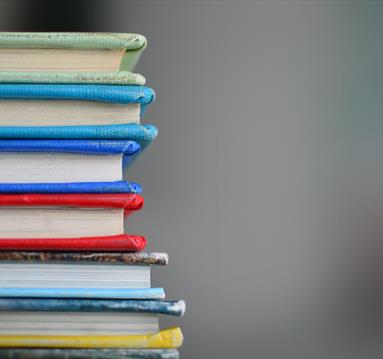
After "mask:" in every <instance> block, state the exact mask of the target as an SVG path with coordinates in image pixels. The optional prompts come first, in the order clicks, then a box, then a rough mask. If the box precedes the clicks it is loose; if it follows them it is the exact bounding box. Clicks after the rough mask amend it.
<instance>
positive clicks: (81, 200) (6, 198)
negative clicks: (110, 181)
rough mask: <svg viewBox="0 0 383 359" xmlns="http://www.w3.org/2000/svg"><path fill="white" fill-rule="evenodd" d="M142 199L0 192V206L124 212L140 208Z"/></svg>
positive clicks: (120, 194) (117, 196)
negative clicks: (109, 209)
mask: <svg viewBox="0 0 383 359" xmlns="http://www.w3.org/2000/svg"><path fill="white" fill-rule="evenodd" d="M143 204H144V199H143V197H141V196H140V195H138V194H130V193H126V194H125V193H110V194H105V193H102V194H98V193H95V194H35V193H33V194H0V206H32V207H33V206H54V207H61V206H64V207H65V206H70V207H113V208H123V209H124V210H125V214H126V215H127V214H130V212H131V211H137V210H139V209H141V207H142V206H143Z"/></svg>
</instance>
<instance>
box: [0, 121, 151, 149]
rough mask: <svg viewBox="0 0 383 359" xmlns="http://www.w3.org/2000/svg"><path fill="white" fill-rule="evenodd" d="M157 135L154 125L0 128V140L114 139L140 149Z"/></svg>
mask: <svg viewBox="0 0 383 359" xmlns="http://www.w3.org/2000/svg"><path fill="white" fill-rule="evenodd" d="M157 134H158V130H157V128H156V127H155V126H154V125H148V124H146V125H140V124H137V123H128V124H122V125H101V126H35V127H28V126H4V127H3V126H1V127H0V138H3V139H9V138H23V139H93V140H100V139H101V140H103V139H109V140H110V139H115V140H131V141H135V142H138V143H139V144H140V146H141V149H143V148H145V147H146V146H148V145H149V144H150V143H151V142H152V141H153V140H154V139H155V138H156V137H157Z"/></svg>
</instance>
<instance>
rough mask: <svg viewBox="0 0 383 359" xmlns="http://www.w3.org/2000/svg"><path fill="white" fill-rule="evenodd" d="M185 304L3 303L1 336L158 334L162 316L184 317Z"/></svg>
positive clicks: (15, 300)
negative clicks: (160, 316)
mask: <svg viewBox="0 0 383 359" xmlns="http://www.w3.org/2000/svg"><path fill="white" fill-rule="evenodd" d="M184 312H185V302H184V301H182V300H179V301H172V302H166V301H146V300H99V299H92V300H84V299H33V298H32V299H29V298H28V299H22V298H12V299H7V298H2V299H0V335H1V334H7V335H46V334H49V335H52V334H54V335H119V334H121V333H123V334H124V335H127V334H147V333H156V332H158V331H159V315H160V314H162V315H173V316H181V315H183V314H184Z"/></svg>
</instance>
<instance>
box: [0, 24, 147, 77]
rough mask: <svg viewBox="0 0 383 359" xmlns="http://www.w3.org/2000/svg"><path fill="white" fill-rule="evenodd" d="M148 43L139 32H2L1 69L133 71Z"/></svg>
mask: <svg viewBox="0 0 383 359" xmlns="http://www.w3.org/2000/svg"><path fill="white" fill-rule="evenodd" d="M146 44H147V41H146V38H145V37H144V36H142V35H139V34H123V33H80V32H79V33H69V32H67V33H65V32H62V33H60V32H44V33H42V32H41V33H38V32H2V33H0V71H10V72H15V71H21V72H29V71H36V72H47V71H48V72H112V71H115V72H117V71H132V70H133V69H134V66H135V65H136V63H137V61H138V59H139V57H140V55H141V53H142V51H143V50H144V49H145V47H146Z"/></svg>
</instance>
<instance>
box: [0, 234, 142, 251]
mask: <svg viewBox="0 0 383 359" xmlns="http://www.w3.org/2000/svg"><path fill="white" fill-rule="evenodd" d="M145 246H146V239H145V238H144V237H142V236H134V235H126V234H122V235H117V236H103V237H80V238H0V250H7V251H10V250H23V251H29V250H30V251H35V250H36V251H115V252H137V251H139V250H142V249H144V248H145Z"/></svg>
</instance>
